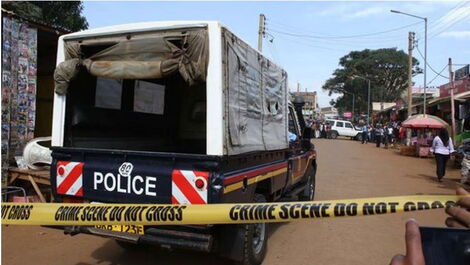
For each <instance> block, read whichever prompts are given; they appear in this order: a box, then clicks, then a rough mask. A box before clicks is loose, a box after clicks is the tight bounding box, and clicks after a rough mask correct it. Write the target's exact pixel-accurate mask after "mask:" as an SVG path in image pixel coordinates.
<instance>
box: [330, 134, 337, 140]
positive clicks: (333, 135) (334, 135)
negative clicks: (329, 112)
mask: <svg viewBox="0 0 470 265" xmlns="http://www.w3.org/2000/svg"><path fill="white" fill-rule="evenodd" d="M330 137H331V139H336V138H338V133H337V132H331V134H330Z"/></svg>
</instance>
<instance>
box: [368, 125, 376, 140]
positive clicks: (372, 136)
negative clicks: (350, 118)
mask: <svg viewBox="0 0 470 265" xmlns="http://www.w3.org/2000/svg"><path fill="white" fill-rule="evenodd" d="M375 130H376V126H375V125H372V126H370V138H369V140H370V142H371V143H373V142H375Z"/></svg>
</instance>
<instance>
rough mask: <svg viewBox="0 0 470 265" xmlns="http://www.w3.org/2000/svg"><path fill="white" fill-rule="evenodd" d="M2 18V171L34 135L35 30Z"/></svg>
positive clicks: (19, 153)
mask: <svg viewBox="0 0 470 265" xmlns="http://www.w3.org/2000/svg"><path fill="white" fill-rule="evenodd" d="M2 22H3V23H2V100H1V103H2V107H1V112H2V131H1V140H2V143H1V150H2V173H5V170H6V168H7V167H8V166H11V165H14V157H15V155H22V151H23V148H24V145H25V144H26V143H27V141H29V140H31V139H32V138H33V137H34V126H35V115H36V114H35V111H36V88H37V78H36V74H37V30H36V29H35V28H31V27H30V26H29V25H28V24H27V23H24V22H20V21H17V20H15V19H12V18H10V17H7V16H4V17H3V18H2ZM12 163H13V164H12ZM2 176H5V174H2ZM3 181H4V179H2V182H3Z"/></svg>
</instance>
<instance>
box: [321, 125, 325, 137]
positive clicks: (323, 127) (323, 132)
mask: <svg viewBox="0 0 470 265" xmlns="http://www.w3.org/2000/svg"><path fill="white" fill-rule="evenodd" d="M320 127H321V128H320V129H321V138H326V125H325V123H322V124H321V125H320Z"/></svg>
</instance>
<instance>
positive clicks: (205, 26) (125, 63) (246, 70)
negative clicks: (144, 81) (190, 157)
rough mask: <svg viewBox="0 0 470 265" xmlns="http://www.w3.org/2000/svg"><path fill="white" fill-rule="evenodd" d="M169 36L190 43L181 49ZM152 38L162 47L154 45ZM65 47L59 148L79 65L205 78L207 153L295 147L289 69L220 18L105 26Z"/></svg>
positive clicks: (57, 114)
mask: <svg viewBox="0 0 470 265" xmlns="http://www.w3.org/2000/svg"><path fill="white" fill-rule="evenodd" d="M188 32H189V33H188ZM168 40H170V41H181V42H184V43H183V44H182V46H181V47H182V48H180V49H179V48H177V47H176V46H174V45H172V44H171V43H170V42H169V41H168ZM110 42H113V46H112V47H110V48H107V49H106V50H104V51H101V52H99V53H97V54H95V55H93V56H91V57H90V58H86V59H83V60H82V59H81V58H79V57H80V56H79V55H80V49H81V47H84V46H85V45H87V44H97V43H110ZM149 43H152V44H155V43H159V44H160V43H161V45H153V47H156V48H154V49H153V50H151V49H150V48H149V45H148V44H149ZM172 43H173V42H172ZM165 45H166V46H165ZM58 47H59V48H58V56H57V65H58V67H57V69H56V73H55V81H56V93H55V97H54V110H53V129H52V130H53V131H52V145H53V146H62V145H63V143H64V127H65V109H66V108H65V107H66V93H67V85H68V83H69V82H70V80H71V79H73V75H74V73H73V71H74V69H76V68H77V67H78V65H80V66H82V67H85V68H86V69H87V70H88V72H89V73H91V74H92V75H95V76H104V77H111V78H160V77H162V76H164V75H167V74H172V73H174V72H179V73H180V74H181V76H182V77H183V78H184V79H185V81H186V82H187V83H189V84H191V82H194V81H197V80H203V81H205V82H206V106H207V109H206V154H207V155H218V156H221V155H237V154H242V153H246V152H256V151H270V150H280V149H287V148H288V145H289V143H288V137H287V127H288V124H287V122H288V119H287V115H288V110H287V96H288V93H287V74H286V72H285V71H284V70H283V69H281V68H280V67H278V66H277V65H276V64H274V63H273V62H271V61H270V60H268V59H267V58H265V57H264V56H263V55H262V54H260V53H259V52H258V51H256V50H255V49H253V48H251V47H250V46H249V45H248V44H246V43H245V42H244V41H242V40H241V39H240V38H238V37H236V36H235V35H234V34H233V33H231V32H230V31H229V30H228V29H227V28H226V27H224V26H222V25H221V24H220V23H218V22H211V21H171V22H149V23H138V24H127V25H118V26H112V27H104V28H98V29H92V30H86V31H82V32H77V33H72V34H68V35H64V36H61V37H60V39H59V46H58ZM136 58H137V59H136ZM110 69H111V70H110ZM182 96H184V95H182Z"/></svg>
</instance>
